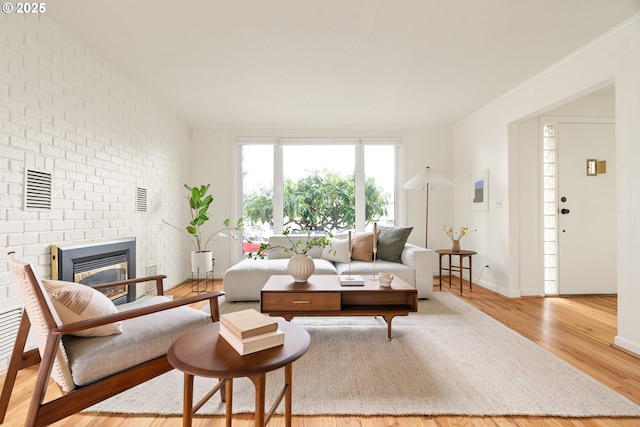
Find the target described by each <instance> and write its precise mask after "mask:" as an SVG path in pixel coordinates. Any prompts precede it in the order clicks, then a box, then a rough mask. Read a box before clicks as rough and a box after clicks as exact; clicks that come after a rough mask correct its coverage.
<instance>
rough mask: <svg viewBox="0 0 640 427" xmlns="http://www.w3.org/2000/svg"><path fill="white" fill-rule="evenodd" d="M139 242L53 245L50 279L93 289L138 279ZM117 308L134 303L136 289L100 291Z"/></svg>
mask: <svg viewBox="0 0 640 427" xmlns="http://www.w3.org/2000/svg"><path fill="white" fill-rule="evenodd" d="M135 272H136V240H135V238H126V239H120V240H108V241H101V242H87V243H78V244H70V245H51V278H52V279H54V280H65V281H67V282H77V283H82V284H85V285H87V286H93V285H97V284H102V283H108V282H116V281H119V280H126V279H133V278H135V277H136V273H135ZM100 291H101V292H103V293H104V294H105V295H107V296H108V297H109V298H110V299H111V300H112V301H113V302H114V304H116V305H118V304H124V303H127V302H131V301H135V299H136V286H135V285H129V286H119V287H114V288H109V289H101V290H100Z"/></svg>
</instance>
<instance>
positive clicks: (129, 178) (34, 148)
mask: <svg viewBox="0 0 640 427" xmlns="http://www.w3.org/2000/svg"><path fill="white" fill-rule="evenodd" d="M188 145H189V130H188V127H187V125H186V124H185V123H184V122H182V121H181V120H180V119H179V118H178V117H176V116H175V115H174V114H173V113H172V112H170V111H169V110H168V108H166V107H165V106H163V105H162V104H160V103H159V102H158V101H157V100H155V99H154V98H153V97H151V96H150V95H149V94H148V93H146V92H145V91H144V90H143V89H141V88H140V87H139V86H137V85H136V84H135V83H133V82H132V81H131V80H130V79H128V78H127V77H126V76H124V75H123V74H122V73H120V72H119V71H118V70H116V69H115V68H113V67H112V66H110V65H109V64H107V63H106V62H105V61H104V60H103V59H101V58H100V57H98V56H97V55H95V54H94V53H93V52H91V51H90V50H89V49H88V48H87V47H85V46H83V45H82V44H80V43H79V42H78V41H76V40H75V39H74V38H73V37H72V36H70V35H69V34H67V33H65V32H64V31H63V30H62V29H61V28H59V27H58V26H57V25H56V24H55V23H53V22H52V21H50V20H49V19H48V18H47V17H46V16H42V17H40V16H36V15H34V16H31V15H16V14H11V15H6V14H3V15H1V16H0V246H1V247H2V248H3V250H2V251H0V312H3V311H5V310H7V309H9V308H13V307H16V306H21V305H22V304H21V301H20V298H19V297H18V295H17V290H16V289H15V287H14V285H13V283H12V279H11V277H10V274H9V273H8V271H7V252H9V251H15V252H16V253H17V254H18V256H19V257H21V258H23V259H26V260H28V261H29V262H31V263H32V264H34V265H35V266H36V267H37V270H38V273H39V274H40V275H41V276H42V277H43V278H48V277H50V275H51V266H50V261H49V253H50V245H51V244H60V243H70V242H80V241H87V240H107V239H112V238H120V237H129V236H133V237H135V238H136V240H137V272H136V274H137V276H138V277H140V276H143V275H144V274H145V272H146V269H147V267H148V266H150V265H157V271H158V272H159V273H164V274H167V275H169V280H168V284H169V285H173V284H175V283H178V282H180V281H181V280H184V279H185V278H187V277H189V274H190V273H189V270H190V268H189V265H188V262H185V260H188V253H189V251H190V250H191V248H190V246H189V243H188V241H187V240H186V239H184V238H183V237H181V236H180V235H179V234H178V233H177V232H175V231H174V230H171V229H169V228H168V227H167V226H166V225H163V224H162V222H161V219H168V220H170V221H175V220H176V219H183V221H182V222H186V218H187V216H186V215H187V211H186V207H185V202H184V199H183V197H184V194H183V193H184V189H183V187H182V185H183V183H185V182H188V173H189V168H188ZM25 167H29V168H35V169H39V170H45V171H47V172H51V173H52V174H53V202H52V205H53V209H52V210H50V211H41V212H36V211H25V210H23V208H22V205H23V181H24V169H25ZM136 187H144V188H146V189H147V191H148V207H147V210H148V212H147V213H137V212H135V195H136ZM142 290H143V288H142V287H141V288H140V289H139V292H142ZM5 367H6V358H4V359H3V358H2V355H0V369H4V368H5Z"/></svg>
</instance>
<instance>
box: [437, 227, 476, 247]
mask: <svg viewBox="0 0 640 427" xmlns="http://www.w3.org/2000/svg"><path fill="white" fill-rule="evenodd" d="M442 230H443V231H444V232H445V234H446V235H447V236H449V237H450V238H451V251H453V252H460V239H461V238H462V237H463V236H466V235H467V234H470V233H473V232H474V231H477V230H476V229H475V228H474V229H473V230H471V231H469V227H466V226H464V227H460V229H459V230H458V231H454V230H453V226H452V225H445V226H444V227H442Z"/></svg>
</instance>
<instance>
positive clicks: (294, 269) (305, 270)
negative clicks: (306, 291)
mask: <svg viewBox="0 0 640 427" xmlns="http://www.w3.org/2000/svg"><path fill="white" fill-rule="evenodd" d="M315 270H316V265H315V264H314V263H313V258H311V257H310V256H309V255H307V254H295V255H293V256H292V257H291V258H290V259H289V264H288V265H287V271H288V272H289V274H290V275H291V276H293V280H294V281H296V282H298V283H304V282H306V281H307V279H309V277H311V275H312V274H313V272H314V271H315Z"/></svg>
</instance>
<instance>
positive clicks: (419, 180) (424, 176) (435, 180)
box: [402, 166, 453, 248]
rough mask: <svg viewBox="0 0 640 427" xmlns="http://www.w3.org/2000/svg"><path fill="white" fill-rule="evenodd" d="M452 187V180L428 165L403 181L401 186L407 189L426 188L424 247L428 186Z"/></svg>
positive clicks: (427, 245) (425, 227)
mask: <svg viewBox="0 0 640 427" xmlns="http://www.w3.org/2000/svg"><path fill="white" fill-rule="evenodd" d="M443 187H453V181H451V180H450V179H448V178H445V177H444V176H443V175H441V174H440V173H438V172H436V171H434V170H433V169H431V168H430V167H429V166H427V167H425V168H424V169H422V170H421V171H420V172H418V173H417V174H416V175H415V176H414V177H413V178H411V179H410V180H409V181H407V182H405V183H404V185H403V186H402V188H406V189H408V190H422V189H423V188H426V189H427V206H426V212H425V226H424V247H425V248H428V247H429V240H428V238H429V188H443Z"/></svg>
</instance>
